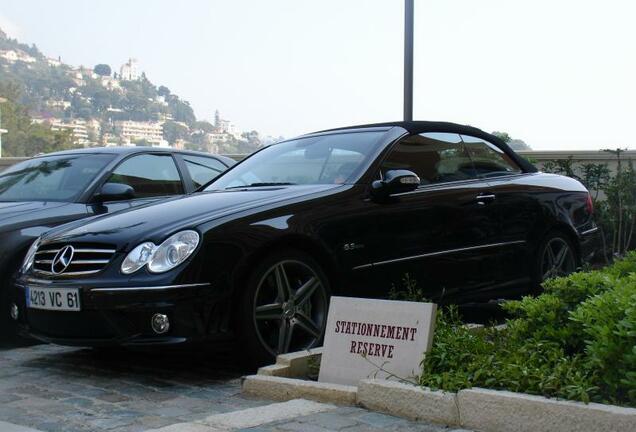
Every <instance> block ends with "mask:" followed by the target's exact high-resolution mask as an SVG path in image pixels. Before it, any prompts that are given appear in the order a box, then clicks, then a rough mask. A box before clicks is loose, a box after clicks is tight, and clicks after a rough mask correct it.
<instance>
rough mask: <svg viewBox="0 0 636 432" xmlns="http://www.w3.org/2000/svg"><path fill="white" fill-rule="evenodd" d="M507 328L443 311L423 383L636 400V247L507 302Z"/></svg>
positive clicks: (574, 397) (576, 397) (598, 399)
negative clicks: (468, 324) (479, 325)
mask: <svg viewBox="0 0 636 432" xmlns="http://www.w3.org/2000/svg"><path fill="white" fill-rule="evenodd" d="M504 308H505V309H506V310H507V311H508V312H509V313H510V314H511V316H512V318H511V319H509V320H507V322H506V324H507V325H506V327H505V328H504V329H501V328H499V329H498V328H495V327H488V328H485V329H483V330H480V331H470V330H469V329H467V328H465V327H463V326H462V324H461V322H460V320H459V318H458V314H457V311H456V310H455V309H452V308H451V309H448V310H445V311H442V312H440V314H439V315H438V319H437V328H436V333H435V337H434V341H433V348H432V350H431V352H430V353H429V354H428V355H426V356H425V358H424V361H423V363H422V375H421V377H420V384H421V385H423V386H426V387H431V388H434V389H444V390H449V391H457V390H460V389H463V388H470V387H485V388H492V389H501V390H510V391H515V392H523V393H530V394H537V395H543V396H549V397H561V398H565V399H572V400H579V401H584V402H590V401H594V402H601V403H612V404H619V405H629V406H636V253H631V254H629V255H627V257H625V258H624V259H622V260H620V261H617V262H616V263H615V264H613V265H612V266H610V267H607V268H605V269H603V270H600V271H591V272H582V273H575V274H572V275H570V276H568V277H565V278H558V279H553V280H550V281H548V282H546V283H545V291H544V293H543V294H541V295H540V296H538V297H534V298H533V297H525V298H523V299H522V300H519V301H511V302H508V303H506V304H505V305H504Z"/></svg>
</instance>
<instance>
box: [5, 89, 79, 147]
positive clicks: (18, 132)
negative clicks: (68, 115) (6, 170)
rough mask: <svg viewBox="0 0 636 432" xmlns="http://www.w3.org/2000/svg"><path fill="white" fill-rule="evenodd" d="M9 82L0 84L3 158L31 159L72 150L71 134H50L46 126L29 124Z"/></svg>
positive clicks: (59, 132) (51, 132)
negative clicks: (41, 154) (44, 154)
mask: <svg viewBox="0 0 636 432" xmlns="http://www.w3.org/2000/svg"><path fill="white" fill-rule="evenodd" d="M16 92H17V89H16V87H15V86H14V84H12V83H0V96H2V97H5V98H6V99H7V102H5V103H3V104H2V127H3V129H7V130H8V132H7V133H6V134H4V135H3V136H2V155H3V156H8V157H11V156H13V157H30V156H35V155H36V154H39V153H50V152H53V151H59V150H68V149H71V148H74V145H73V143H72V137H71V133H70V131H52V130H51V128H50V126H48V125H45V124H38V123H32V122H31V117H29V115H28V112H27V109H26V108H25V107H24V106H22V105H19V104H17V103H16V102H15V100H16V99H18V97H19V94H17V93H16Z"/></svg>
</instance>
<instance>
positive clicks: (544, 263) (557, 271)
mask: <svg viewBox="0 0 636 432" xmlns="http://www.w3.org/2000/svg"><path fill="white" fill-rule="evenodd" d="M535 260H536V261H535V269H534V275H533V285H534V286H535V288H536V290H537V291H538V292H541V291H542V287H541V284H542V283H543V282H545V281H546V280H548V279H551V278H554V277H562V276H567V275H569V274H570V273H574V272H575V271H576V270H577V268H578V267H579V261H580V260H579V258H578V255H577V252H576V248H575V247H574V244H573V243H572V240H570V237H569V236H568V235H567V234H565V233H563V232H562V231H557V230H555V231H550V232H549V233H548V234H547V235H546V236H545V238H544V239H543V241H542V242H541V243H540V244H539V247H538V248H537V254H536V258H535Z"/></svg>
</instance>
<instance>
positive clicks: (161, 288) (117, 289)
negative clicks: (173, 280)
mask: <svg viewBox="0 0 636 432" xmlns="http://www.w3.org/2000/svg"><path fill="white" fill-rule="evenodd" d="M210 285H211V284H210V283H193V284H181V285H163V286H154V287H153V286H148V287H114V288H91V290H90V291H91V292H126V291H164V290H170V289H178V288H195V287H203V286H210Z"/></svg>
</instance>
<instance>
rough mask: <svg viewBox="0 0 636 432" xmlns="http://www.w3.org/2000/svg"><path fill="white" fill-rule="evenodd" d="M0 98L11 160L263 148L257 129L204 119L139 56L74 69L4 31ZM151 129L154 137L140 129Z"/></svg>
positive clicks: (6, 153)
mask: <svg viewBox="0 0 636 432" xmlns="http://www.w3.org/2000/svg"><path fill="white" fill-rule="evenodd" d="M125 68H127V69H125ZM117 70H119V71H120V72H119V73H118V72H117ZM0 97H4V98H5V99H7V100H8V102H6V103H5V104H3V105H2V111H3V117H4V118H3V127H4V128H5V129H8V130H9V133H8V134H6V135H5V136H4V145H3V147H4V154H3V155H4V156H22V155H32V154H36V153H39V152H42V151H52V150H57V149H65V148H70V147H82V146H84V147H86V146H95V145H142V144H150V145H157V146H167V145H171V146H178V147H180V148H191V149H196V150H202V151H208V152H223V153H239V152H240V153H244V152H251V151H253V150H255V149H256V148H257V147H259V146H261V145H262V143H261V139H260V137H259V135H258V132H256V131H251V132H247V133H241V132H240V131H237V130H236V128H235V127H234V126H233V125H231V124H230V123H229V122H228V121H226V120H222V119H220V117H219V116H218V114H217V118H216V121H215V124H212V123H210V122H207V121H203V120H197V117H196V116H195V113H194V111H193V109H192V107H191V106H190V103H189V102H188V101H186V100H184V99H182V98H180V97H179V96H178V95H176V94H174V93H172V92H171V91H170V89H169V88H168V87H167V86H165V85H156V84H154V83H152V82H151V81H150V80H149V79H148V77H147V76H146V74H145V73H144V72H138V70H137V64H136V61H135V60H134V59H130V60H129V63H126V64H124V65H122V67H121V69H116V68H114V67H112V66H111V65H108V64H105V63H99V64H97V65H94V66H93V67H83V66H79V67H74V66H71V65H68V64H65V63H63V62H62V61H61V59H59V58H58V59H53V58H49V57H47V56H46V55H45V54H43V53H42V52H41V51H40V50H39V49H38V48H37V46H35V45H26V44H24V43H21V42H19V41H18V40H16V39H11V38H9V37H8V36H7V35H6V34H5V33H4V32H2V30H0ZM27 124H28V125H29V126H27ZM144 129H147V130H148V131H149V132H143V131H142V132H139V131H140V130H144ZM47 131H48V134H49V135H48V138H46V140H48V141H46V140H45V141H46V142H47V144H45V143H44V141H42V139H44V138H42V137H43V136H44V135H47ZM136 131H137V132H136ZM31 134H33V137H34V138H33V140H35V141H38V140H39V141H38V142H39V144H37V145H36V144H34V143H33V142H32V140H31V138H29V137H31ZM144 134H147V135H144ZM35 137H38V139H36V138H35Z"/></svg>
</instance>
